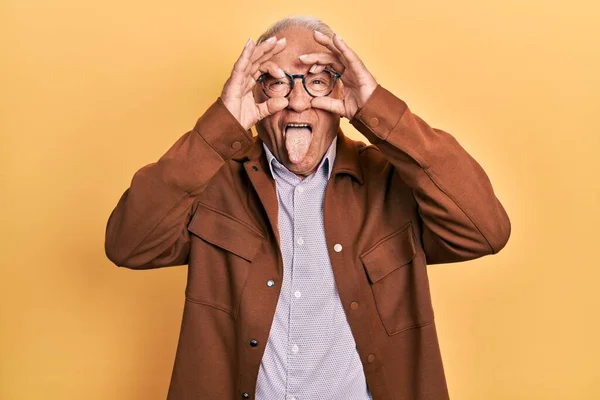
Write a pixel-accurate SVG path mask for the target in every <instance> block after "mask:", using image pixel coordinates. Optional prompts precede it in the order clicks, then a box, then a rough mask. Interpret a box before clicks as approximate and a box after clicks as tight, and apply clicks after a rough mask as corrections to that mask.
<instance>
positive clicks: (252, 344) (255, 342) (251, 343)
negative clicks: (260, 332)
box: [250, 339, 258, 347]
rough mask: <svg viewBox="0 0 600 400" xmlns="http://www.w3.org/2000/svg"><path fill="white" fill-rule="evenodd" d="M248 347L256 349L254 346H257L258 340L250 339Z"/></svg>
mask: <svg viewBox="0 0 600 400" xmlns="http://www.w3.org/2000/svg"><path fill="white" fill-rule="evenodd" d="M250 346H252V347H256V346H258V340H256V339H252V340H251V341H250Z"/></svg>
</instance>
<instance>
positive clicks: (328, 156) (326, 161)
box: [262, 136, 337, 179]
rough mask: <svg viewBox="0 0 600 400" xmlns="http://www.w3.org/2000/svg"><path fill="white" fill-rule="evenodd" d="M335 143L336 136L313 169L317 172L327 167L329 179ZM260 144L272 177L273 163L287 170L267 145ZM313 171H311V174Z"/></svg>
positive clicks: (273, 174)
mask: <svg viewBox="0 0 600 400" xmlns="http://www.w3.org/2000/svg"><path fill="white" fill-rule="evenodd" d="M336 144H337V136H336V137H334V138H333V140H332V141H331V144H330V145H329V148H328V149H327V151H326V152H325V155H324V156H323V159H322V160H321V162H320V163H319V166H318V167H317V170H316V171H315V172H319V171H321V169H322V168H327V179H329V178H330V177H331V171H332V170H333V164H334V162H335V156H336ZM262 145H263V148H264V150H265V156H266V157H267V164H269V169H270V170H271V175H272V176H273V177H275V171H274V170H273V165H276V166H277V167H280V168H283V169H285V170H287V171H289V170H288V169H287V168H286V167H285V165H283V164H281V163H280V162H279V160H277V158H275V156H274V155H273V153H271V150H269V148H268V147H267V145H266V144H265V143H264V142H263V144H262ZM315 172H313V174H314V173H315ZM311 175H312V174H311Z"/></svg>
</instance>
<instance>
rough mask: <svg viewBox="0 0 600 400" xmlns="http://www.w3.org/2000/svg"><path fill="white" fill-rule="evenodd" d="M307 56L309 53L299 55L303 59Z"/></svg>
mask: <svg viewBox="0 0 600 400" xmlns="http://www.w3.org/2000/svg"><path fill="white" fill-rule="evenodd" d="M306 57H308V54H302V55H301V56H300V57H298V58H301V59H303V60H304V59H305V58H306Z"/></svg>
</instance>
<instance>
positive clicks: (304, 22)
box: [256, 16, 333, 45]
mask: <svg viewBox="0 0 600 400" xmlns="http://www.w3.org/2000/svg"><path fill="white" fill-rule="evenodd" d="M290 27H299V28H306V29H309V30H311V31H319V32H321V33H323V34H325V35H327V36H329V37H333V30H332V29H331V28H330V27H329V25H327V24H326V23H324V22H323V21H321V20H320V19H318V18H315V17H310V16H291V17H286V18H283V19H280V20H279V21H277V22H275V23H274V24H273V25H271V26H270V27H269V29H267V30H266V31H265V32H264V33H263V34H262V35H260V37H259V38H258V40H257V41H256V44H257V45H258V44H261V43H262V42H263V41H265V40H267V39H268V38H270V37H271V36H274V35H277V34H278V33H279V32H281V31H283V30H285V29H287V28H290Z"/></svg>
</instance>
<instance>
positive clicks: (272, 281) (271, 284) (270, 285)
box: [267, 279, 275, 287]
mask: <svg viewBox="0 0 600 400" xmlns="http://www.w3.org/2000/svg"><path fill="white" fill-rule="evenodd" d="M267 286H268V287H273V286H275V281H274V280H273V279H269V280H268V281H267Z"/></svg>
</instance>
